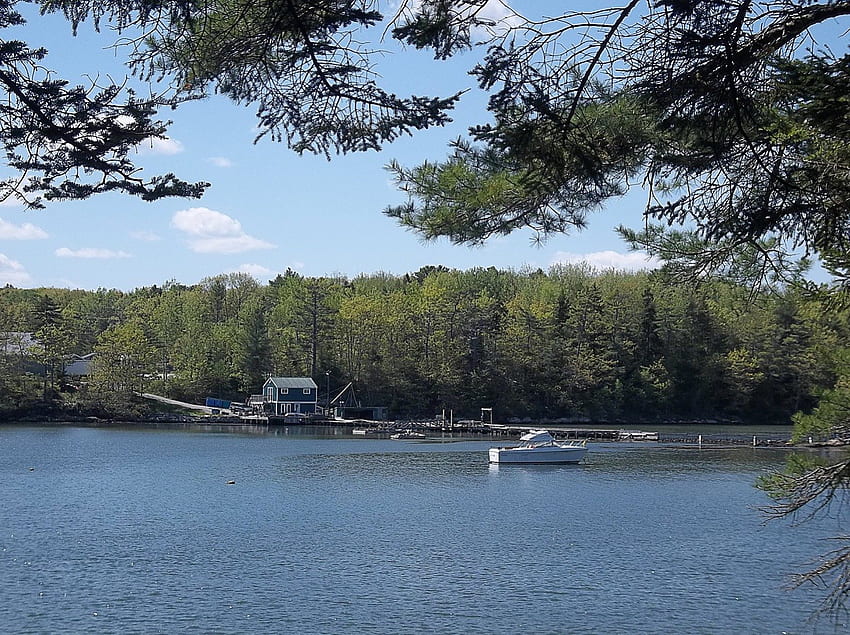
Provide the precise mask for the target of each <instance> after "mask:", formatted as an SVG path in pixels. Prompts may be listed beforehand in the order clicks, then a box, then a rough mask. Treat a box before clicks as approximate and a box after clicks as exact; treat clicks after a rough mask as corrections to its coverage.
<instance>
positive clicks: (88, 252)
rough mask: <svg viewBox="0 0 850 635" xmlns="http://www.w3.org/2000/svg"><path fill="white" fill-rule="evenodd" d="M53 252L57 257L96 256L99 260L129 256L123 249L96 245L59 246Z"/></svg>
mask: <svg viewBox="0 0 850 635" xmlns="http://www.w3.org/2000/svg"><path fill="white" fill-rule="evenodd" d="M55 254H56V255H57V256H58V257H59V258H98V259H101V260H111V259H113V258H130V254H128V253H126V252H124V251H112V250H111V249H100V248H98V247H83V248H82V249H68V248H67V247H60V248H59V249H57V250H56V252H55Z"/></svg>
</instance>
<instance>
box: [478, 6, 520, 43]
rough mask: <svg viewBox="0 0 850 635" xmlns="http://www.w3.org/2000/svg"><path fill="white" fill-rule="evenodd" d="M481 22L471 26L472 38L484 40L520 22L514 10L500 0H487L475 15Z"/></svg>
mask: <svg viewBox="0 0 850 635" xmlns="http://www.w3.org/2000/svg"><path fill="white" fill-rule="evenodd" d="M476 17H477V18H478V19H479V20H480V21H481V22H482V23H481V24H479V25H476V26H474V27H472V30H471V35H472V39H473V40H476V41H479V42H485V41H487V40H489V39H490V38H491V37H493V36H494V35H503V34H504V33H505V32H506V31H507V30H508V29H510V28H512V27H516V26H519V25H520V24H521V22H522V20H521V19H520V17H519V16H518V15H517V14H516V12H515V11H514V10H513V9H511V8H510V7H509V6H507V5H506V4H505V3H504V2H502V1H501V0H489V1H488V2H487V4H485V5H484V6H483V7H482V8H481V10H480V11H479V12H478V14H477V16H476Z"/></svg>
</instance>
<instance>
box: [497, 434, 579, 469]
mask: <svg viewBox="0 0 850 635" xmlns="http://www.w3.org/2000/svg"><path fill="white" fill-rule="evenodd" d="M585 454H587V446H586V445H585V442H584V441H581V442H578V441H570V442H569V443H559V442H557V441H555V439H554V438H553V437H552V435H551V434H549V432H548V431H546V430H532V431H530V432H529V433H528V434H524V435H522V437H520V440H519V445H516V446H512V447H506V448H490V463H578V462H579V461H581V460H582V459H583V458H584V455H585Z"/></svg>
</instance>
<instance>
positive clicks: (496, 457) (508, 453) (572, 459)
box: [490, 446, 587, 464]
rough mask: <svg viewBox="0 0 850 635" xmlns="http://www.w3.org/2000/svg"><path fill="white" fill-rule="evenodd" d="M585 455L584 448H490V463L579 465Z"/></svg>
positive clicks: (585, 450) (585, 449)
mask: <svg viewBox="0 0 850 635" xmlns="http://www.w3.org/2000/svg"><path fill="white" fill-rule="evenodd" d="M585 454H587V448H586V447H584V446H574V447H572V446H567V447H564V446H559V447H545V448H490V463H524V464H530V463H578V462H579V461H581V460H582V459H583V458H584V455H585Z"/></svg>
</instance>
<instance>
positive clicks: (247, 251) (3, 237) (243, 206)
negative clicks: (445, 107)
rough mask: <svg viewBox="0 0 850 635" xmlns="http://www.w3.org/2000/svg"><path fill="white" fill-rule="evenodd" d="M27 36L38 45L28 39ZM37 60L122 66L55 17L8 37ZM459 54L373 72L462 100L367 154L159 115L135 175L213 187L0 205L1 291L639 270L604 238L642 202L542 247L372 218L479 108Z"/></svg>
mask: <svg viewBox="0 0 850 635" xmlns="http://www.w3.org/2000/svg"><path fill="white" fill-rule="evenodd" d="M34 33H37V34H38V36H37V37H38V38H39V40H38V41H36V40H35V39H34V38H33V34H34ZM20 37H22V38H24V39H26V38H27V37H29V39H30V44H31V45H37V44H44V45H45V46H46V47H47V48H48V50H49V51H50V55H49V56H48V58H47V61H46V65H47V66H48V67H52V68H55V69H57V70H59V71H60V72H61V73H62V74H63V75H64V76H65V77H68V78H73V79H77V78H79V81H80V83H83V77H82V76H83V75H84V74H86V73H88V74H95V73H100V74H101V75H104V74H106V73H111V74H112V75H113V76H115V75H117V76H118V77H123V74H124V73H125V71H124V70H123V68H122V67H121V66H120V57H116V56H115V54H113V53H112V52H111V51H108V50H105V49H103V48H102V47H103V46H104V45H105V44H107V43H109V42H111V39H110V38H109V37H106V38H103V37H98V36H97V35H96V34H95V33H94V32H93V31H92V30H91V28H90V27H82V28H81V30H80V34H79V35H78V36H77V37H76V38H73V37H71V34H70V25H69V24H68V23H67V22H66V21H65V20H64V19H62V18H59V17H56V16H48V17H37V16H36V17H33V18H32V19H31V22H30V24H29V25H28V26H27V27H25V30H24V31H23V32H22V35H21V36H20ZM470 66H471V62H470V60H469V57H468V56H466V57H464V56H461V58H459V59H458V60H456V61H453V62H449V63H447V64H439V65H437V64H436V63H434V62H432V61H431V60H430V59H429V58H428V56H427V55H426V54H417V53H413V52H406V53H405V54H404V56H403V57H399V58H393V59H389V60H388V61H387V63H386V65H385V66H383V67H382V68H381V70H382V74H383V75H384V76H385V78H386V81H387V83H388V85H389V86H390V87H391V89H392V90H394V91H395V92H397V93H398V94H410V93H414V92H416V93H419V94H435V93H437V94H441V95H446V94H449V93H451V92H454V91H455V90H458V89H463V88H470V89H472V90H471V92H470V93H469V94H468V95H466V96H465V98H464V100H463V101H462V103H461V105H460V107H459V108H458V109H457V111H456V113H455V122H454V123H453V124H452V125H451V126H448V127H446V128H440V129H434V130H430V131H425V132H420V133H418V134H416V135H415V136H414V137H412V138H402V139H400V140H398V141H397V142H395V143H393V144H389V145H387V146H386V147H385V149H384V150H383V151H382V152H380V153H374V152H373V153H366V154H356V155H348V156H336V157H334V158H333V159H332V160H331V161H328V160H327V159H325V158H324V157H316V156H310V155H303V156H299V155H297V154H295V153H293V152H292V151H291V150H289V149H288V148H287V147H286V146H285V145H283V144H279V143H274V142H272V141H268V140H262V141H260V142H259V143H258V144H256V145H255V144H254V143H253V140H254V138H255V136H256V128H255V126H256V120H255V118H254V109H253V108H251V107H248V108H245V107H239V106H237V105H234V104H233V103H231V102H229V101H227V100H225V99H223V98H215V99H210V100H207V101H203V102H197V103H190V104H186V105H184V106H182V107H181V108H179V109H178V110H176V111H173V112H165V113H162V118H165V119H172V120H173V121H174V124H173V125H172V126H171V127H170V129H169V136H170V138H169V139H168V140H166V141H164V142H157V143H155V144H152V145H148V146H146V147H143V148H140V149H139V157H138V163H139V164H140V165H143V166H145V168H146V170H145V174H148V175H152V174H160V173H163V172H174V173H176V174H177V175H178V176H179V177H181V178H183V179H185V180H189V181H199V180H206V181H210V182H212V184H213V186H212V187H211V188H210V189H209V190H208V192H207V194H206V195H205V196H204V197H203V198H202V199H200V200H197V199H193V200H184V199H167V200H163V201H158V202H156V203H145V202H143V201H140V200H136V199H134V198H131V197H129V196H121V195H112V194H109V195H101V196H97V197H94V198H92V199H89V200H87V201H80V202H64V203H51V204H49V205H48V207H47V209H46V210H38V211H25V210H24V209H23V207H22V206H20V205H15V204H9V202H7V203H5V204H3V205H2V206H0V284H12V285H13V286H16V287H23V288H31V287H42V286H44V287H67V288H82V289H96V288H101V287H102V288H117V289H121V290H127V291H129V290H132V289H134V288H137V287H140V286H149V285H153V284H158V285H161V284H162V283H164V282H166V281H168V280H176V281H177V282H180V283H183V284H194V283H197V282H199V281H200V280H202V279H203V278H205V277H208V276H214V275H217V274H220V273H227V272H233V271H243V272H246V273H249V274H251V275H253V276H255V277H256V278H257V280H258V281H260V282H265V281H267V280H269V279H272V278H274V277H275V275H277V274H278V273H281V272H283V271H285V270H286V269H287V268H291V269H293V270H295V271H297V272H299V273H301V274H303V275H306V276H329V275H337V274H342V275H345V276H348V277H349V278H352V277H354V276H356V275H358V274H360V273H366V274H369V273H374V272H379V271H383V272H389V273H393V274H399V275H401V274H404V273H407V272H413V271H416V270H418V269H419V268H421V267H423V266H426V265H444V266H447V267H452V268H459V269H467V268H471V267H489V266H495V267H497V268H502V269H507V268H512V269H520V268H523V267H526V266H527V267H533V268H537V267H541V268H543V269H544V270H545V269H546V268H548V267H549V266H551V265H553V264H556V263H558V262H565V261H570V262H574V261H580V260H585V261H587V262H589V263H591V264H592V265H595V266H598V267H602V268H608V267H612V266H613V267H617V268H626V269H633V268H639V267H645V266H646V260H645V258H644V257H643V256H642V255H640V254H632V253H629V252H628V251H627V249H626V247H625V245H624V244H623V243H622V242H621V241H620V240H619V238H618V237H617V235H616V234H615V232H614V227H616V226H617V225H619V224H621V223H622V224H626V225H629V226H638V225H639V224H640V223H641V210H642V208H643V203H644V201H643V199H642V195H641V193H640V192H636V193H634V194H630V195H629V196H628V197H627V198H625V199H623V200H621V201H618V202H616V203H614V204H613V205H611V206H610V207H609V208H608V209H606V210H604V211H602V212H599V213H597V214H594V215H592V216H591V217H590V227H589V228H588V229H587V230H585V231H583V232H580V233H577V234H574V235H570V236H563V235H558V236H553V237H552V238H550V239H549V240H548V241H547V242H546V243H545V244H543V245H542V246H540V245H536V244H534V243H533V234H532V232H530V231H526V232H516V233H515V234H513V235H511V236H509V237H505V238H496V239H492V240H491V241H490V242H489V243H488V244H487V245H485V246H484V247H476V248H470V247H462V246H456V245H451V244H450V243H448V242H447V241H439V242H433V243H423V242H422V241H421V240H420V239H419V238H417V236H415V235H414V234H411V233H409V232H407V231H406V230H404V229H402V228H401V227H399V226H398V225H397V224H395V223H394V222H393V221H392V220H391V219H389V218H387V217H386V216H384V215H383V214H382V213H381V210H383V209H384V208H385V207H386V206H387V205H389V204H394V203H399V202H401V201H403V200H404V196H403V195H402V194H401V193H399V192H398V191H396V190H395V188H394V187H393V186H392V183H391V180H390V175H389V173H388V172H386V170H385V169H384V166H385V165H386V164H387V163H388V162H389V161H390V159H393V158H395V159H398V160H399V161H400V162H401V163H402V164H404V165H407V166H412V165H416V164H418V163H420V162H421V161H423V160H424V159H431V160H438V159H440V158H442V157H444V156H445V155H446V143H447V141H449V140H450V139H453V138H455V137H457V136H458V135H460V134H463V133H464V132H465V130H466V128H467V127H468V125H470V124H472V123H477V122H480V121H481V120H482V117H483V116H484V104H485V101H486V97H485V96H484V95H482V94H481V93H480V92H479V91H478V90H477V88H476V87H475V84H474V80H473V78H471V77H469V76H468V75H466V73H465V70H466V68H468V67H470Z"/></svg>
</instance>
